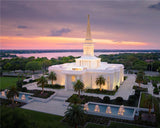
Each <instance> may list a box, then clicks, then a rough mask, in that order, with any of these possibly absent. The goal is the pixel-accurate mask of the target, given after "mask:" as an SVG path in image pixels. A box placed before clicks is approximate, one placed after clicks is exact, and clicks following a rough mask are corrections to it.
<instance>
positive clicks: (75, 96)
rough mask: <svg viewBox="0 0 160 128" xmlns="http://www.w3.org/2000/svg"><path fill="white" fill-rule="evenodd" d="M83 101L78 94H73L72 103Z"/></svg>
mask: <svg viewBox="0 0 160 128" xmlns="http://www.w3.org/2000/svg"><path fill="white" fill-rule="evenodd" d="M80 103H81V98H80V97H78V96H77V95H73V96H72V98H71V100H70V104H80Z"/></svg>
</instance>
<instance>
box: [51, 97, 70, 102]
mask: <svg viewBox="0 0 160 128" xmlns="http://www.w3.org/2000/svg"><path fill="white" fill-rule="evenodd" d="M67 99H68V98H67V97H64V96H55V97H54V98H53V100H57V101H63V102H64V101H66V100H67Z"/></svg>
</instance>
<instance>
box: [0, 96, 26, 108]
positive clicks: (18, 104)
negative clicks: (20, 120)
mask: <svg viewBox="0 0 160 128" xmlns="http://www.w3.org/2000/svg"><path fill="white" fill-rule="evenodd" d="M0 104H1V106H2V105H5V106H10V107H12V101H11V100H8V99H2V98H0ZM25 104H26V103H24V102H18V101H14V105H13V106H14V107H21V106H23V105H25Z"/></svg>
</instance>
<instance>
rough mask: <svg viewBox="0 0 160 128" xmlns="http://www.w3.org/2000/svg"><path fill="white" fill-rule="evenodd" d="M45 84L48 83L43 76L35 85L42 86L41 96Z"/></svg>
mask: <svg viewBox="0 0 160 128" xmlns="http://www.w3.org/2000/svg"><path fill="white" fill-rule="evenodd" d="M47 83H48V81H47V79H46V77H44V76H41V77H40V78H39V79H38V82H37V84H38V85H41V86H42V94H43V92H44V86H45V85H46V84H47Z"/></svg>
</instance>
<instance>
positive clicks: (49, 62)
mask: <svg viewBox="0 0 160 128" xmlns="http://www.w3.org/2000/svg"><path fill="white" fill-rule="evenodd" d="M50 65H51V61H50V60H48V59H46V60H43V61H42V69H43V70H45V71H46V70H47V68H48V67H49V66H50Z"/></svg>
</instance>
